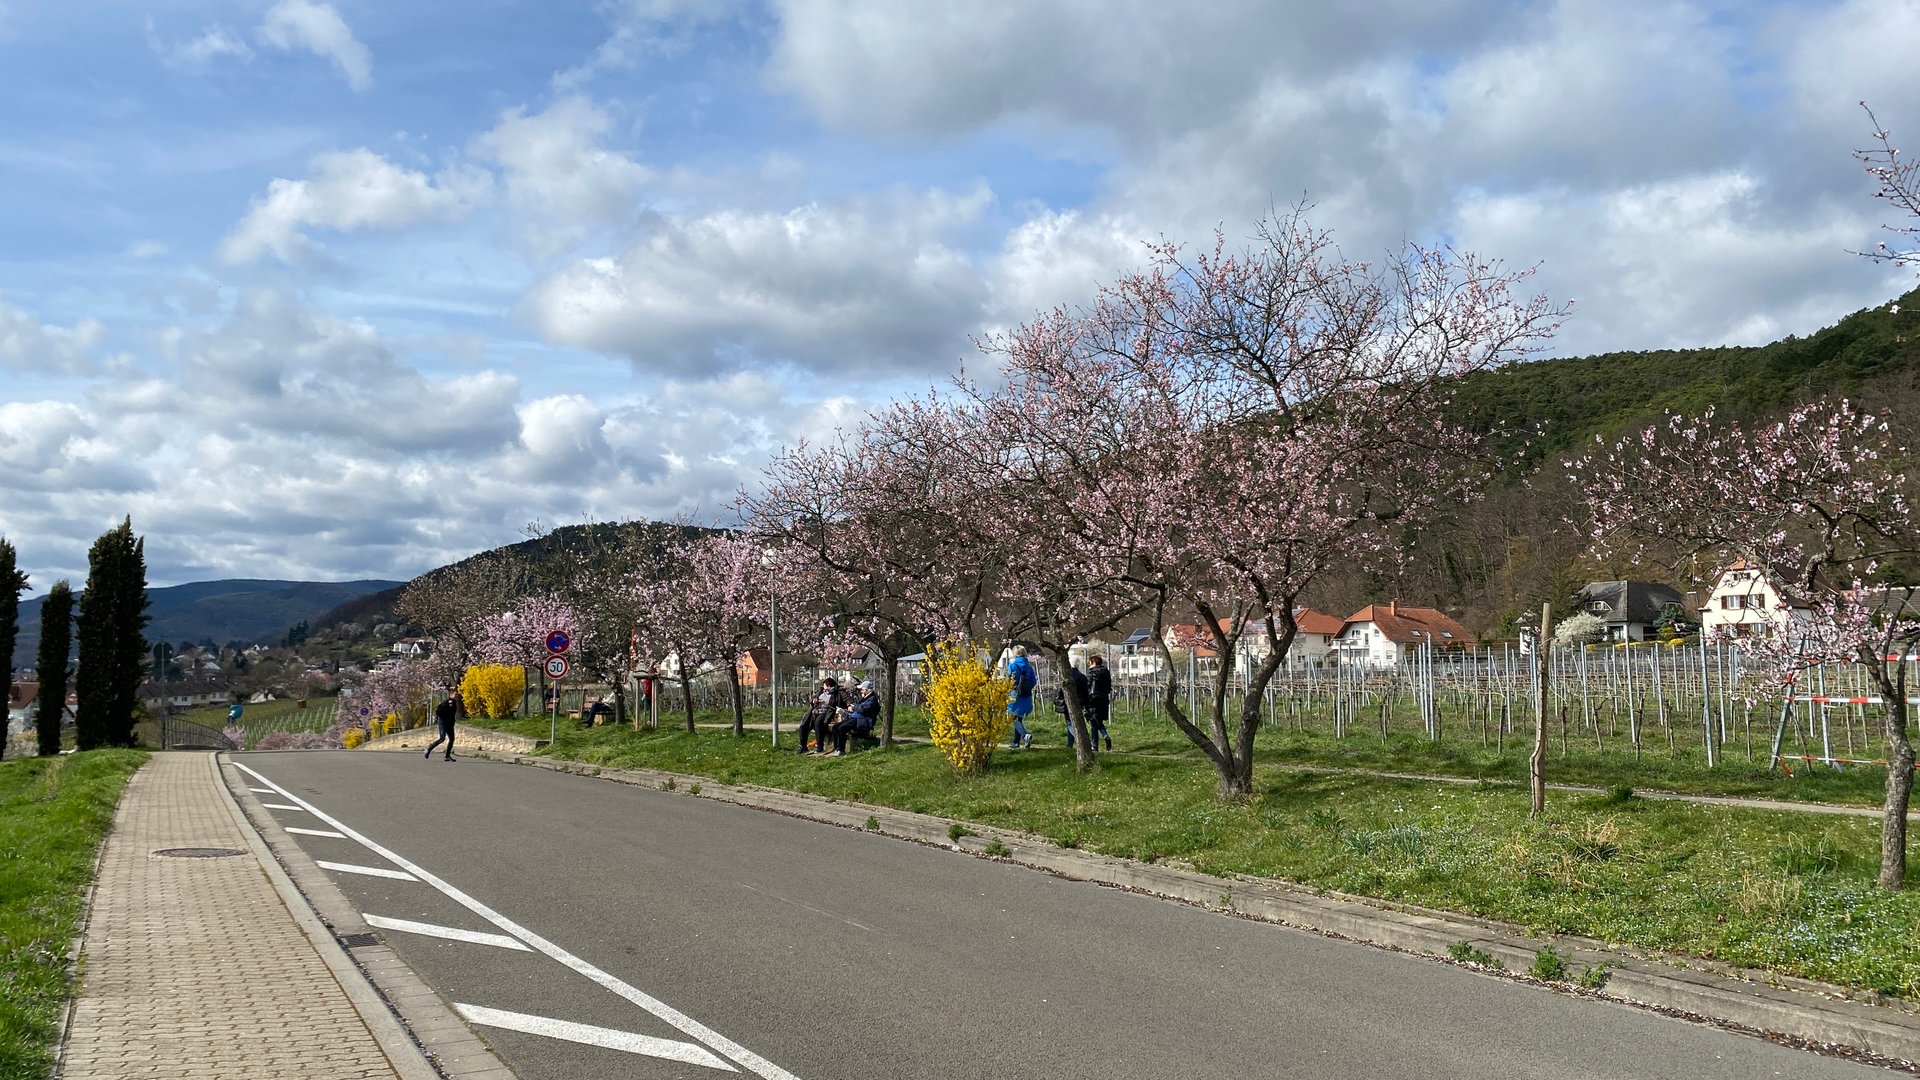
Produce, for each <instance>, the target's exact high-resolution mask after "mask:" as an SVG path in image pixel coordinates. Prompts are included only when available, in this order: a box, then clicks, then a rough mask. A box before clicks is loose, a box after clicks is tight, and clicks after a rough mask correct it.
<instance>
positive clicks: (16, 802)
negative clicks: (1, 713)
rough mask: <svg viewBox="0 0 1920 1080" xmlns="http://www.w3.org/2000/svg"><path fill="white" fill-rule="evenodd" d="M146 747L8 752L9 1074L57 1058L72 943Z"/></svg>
mask: <svg viewBox="0 0 1920 1080" xmlns="http://www.w3.org/2000/svg"><path fill="white" fill-rule="evenodd" d="M146 760H147V755H146V752H145V751H141V750H93V751H89V752H87V753H84V754H71V755H67V756H64V757H50V758H27V759H24V760H18V761H7V762H0V989H4V992H3V993H0V1080H29V1078H32V1080H39V1078H40V1077H44V1076H46V1075H47V1074H48V1073H49V1072H50V1071H51V1069H52V1066H53V1048H54V1045H55V1043H56V1041H57V1040H58V1039H59V1035H60V1033H59V1031H58V1030H57V1028H56V1025H57V1024H58V1022H59V1017H60V1006H61V1003H62V1002H64V1001H65V1000H66V996H67V984H66V974H67V972H66V953H67V947H68V944H69V943H70V942H71V941H72V940H73V935H74V933H75V931H76V929H77V928H78V926H79V920H80V898H81V895H82V894H83V893H84V892H85V891H86V888H87V884H88V882H89V881H90V880H92V875H93V860H94V854H95V852H97V851H98V850H99V848H100V841H101V840H102V839H103V838H104V837H105V836H106V834H107V829H108V828H109V827H110V826H111V825H112V824H113V810H114V807H115V806H116V805H117V804H118V803H119V801H120V792H121V790H122V789H123V788H124V787H125V786H126V782H127V778H128V777H129V776H131V775H133V772H134V770H135V769H138V768H139V767H140V765H141V764H142V763H143V762H145V761H146Z"/></svg>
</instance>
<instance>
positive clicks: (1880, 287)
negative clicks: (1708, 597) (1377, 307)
mask: <svg viewBox="0 0 1920 1080" xmlns="http://www.w3.org/2000/svg"><path fill="white" fill-rule="evenodd" d="M1915 44H1920V5H1917V4H1915V3H1913V2H1912V0H1877V2H1867V0H1847V2H1819V3H1813V2H1808V3H1775V4H1754V3H1731V2H1729V3H1717V2H1695V3H1682V2H1662V0H1619V2H1601V0H1540V2H1534V3H1498V2H1493V0H1451V2H1449V0H1380V2H1378V3H1375V4H1371V5H1328V4H1304V3H1240V2H1234V0H1208V2H1205V3H1196V4H1191V5H1168V4H1164V3H1156V2H1148V0H1110V2H1106V3H1094V2H1092V0H1052V2H1046V0H997V2H996V0H983V2H981V3H977V4H969V5H951V6H945V7H927V6H920V5H912V4H901V3H898V2H892V0H766V2H752V0H705V2H698V3H695V2H688V0H607V2H603V3H572V4H562V3H538V4H536V3H512V2H505V0H475V2H465V3H458V4H454V3H433V4H428V3H408V4H376V3H372V2H358V0H336V2H333V3H322V2H319V0H256V2H246V3H242V2H230V3H187V2H173V3H167V2H152V3H119V2H89V3H85V4H53V3H44V2H25V0H0V95H4V100H5V102H6V115H7V116H8V122H7V123H6V124H5V125H4V126H0V535H5V536H6V537H7V538H9V539H10V540H12V541H13V542H14V543H15V544H16V546H18V547H19V548H20V549H21V555H22V560H23V563H24V564H25V566H26V567H27V569H28V570H29V572H30V573H32V574H33V577H34V585H35V591H39V590H42V589H44V588H45V587H46V586H47V585H48V584H51V582H52V581H53V580H55V579H56V578H58V577H62V576H65V577H70V578H73V579H74V580H76V582H77V581H78V580H79V579H80V578H81V577H82V576H84V572H85V551H86V547H87V544H88V543H89V542H90V541H91V539H92V538H93V537H94V536H95V535H97V534H98V533H99V532H101V531H102V530H103V529H105V528H106V527H108V526H110V525H111V524H113V523H114V522H117V521H118V520H119V518H120V517H121V516H122V515H125V514H131V515H132V516H133V519H134V524H135V527H136V528H137V529H138V530H139V531H141V532H142V533H144V534H145V535H146V536H147V540H148V559H149V563H150V567H151V571H150V573H151V576H152V578H153V580H154V581H155V583H158V584H169V583H176V582H182V581H191V580H203V579H208V578H216V577H228V576H255V577H292V578H314V579H319V578H327V579H338V578H349V577H371V576H379V577H396V578H399V577H408V576H411V575H413V574H415V573H418V572H420V571H422V570H425V569H429V568H431V567H433V566H435V565H439V564H442V563H444V562H446V561H449V560H451V559H455V558H459V557H461V556H464V555H466V554H469V553H471V552H473V551H476V550H481V549H484V548H487V547H492V546H494V545H497V544H500V543H504V542H508V541H511V540H513V539H516V538H517V537H518V536H519V534H520V531H521V529H522V528H523V527H524V526H525V525H526V523H528V522H530V521H535V520H538V521H542V522H545V523H547V524H564V523H568V522H573V521H579V520H581V519H582V518H583V517H589V516H590V517H592V518H595V519H609V518H621V517H633V516H645V517H665V516H671V515H674V514H677V513H693V514H696V515H699V516H703V517H708V518H712V517H715V516H717V515H718V514H719V513H720V512H721V509H722V508H723V507H724V505H725V504H726V502H727V501H728V499H729V498H730V497H731V495H732V493H733V492H734V491H735V490H737V489H738V487H739V486H740V485H742V484H751V483H752V482H753V478H754V475H755V471H756V469H757V467H758V465H759V464H760V463H761V462H762V461H764V459H765V457H766V455H767V454H768V453H769V452H770V451H771V450H773V449H774V448H776V447H778V446H780V445H782V444H784V443H790V442H792V441H793V440H795V439H798V438H802V437H818V436H821V435H825V434H828V433H830V432H831V431H832V430H833V428H834V427H835V426H836V425H839V424H845V423H849V422H851V421H852V420H854V419H857V417H858V416H859V415H860V414H861V413H862V412H863V411H864V410H865V409H867V408H870V407H873V406H874V405H876V404H878V403H879V402H882V401H884V400H886V399H887V398H889V397H890V396H893V395H897V394H901V393H906V392H911V391H913V390H915V389H917V388H924V387H925V386H926V385H927V384H928V383H929V382H931V381H934V380H938V379H940V378H942V377H944V376H945V375H946V374H947V373H949V372H951V371H953V370H955V369H956V368H957V367H958V366H959V365H960V364H961V363H964V362H969V361H971V362H972V363H973V364H975V366H977V365H978V364H979V362H980V361H979V360H978V358H977V353H975V352H974V351H973V347H972V345H971V344H970V341H971V338H972V337H973V336H974V335H978V334H980V333H982V332H987V331H990V330H991V329H993V328H994V327H999V326H1006V325H1009V324H1011V323H1014V322H1017V321H1019V320H1021V319H1024V318H1026V317H1029V316H1031V315H1032V314H1033V313H1034V312H1036V311H1038V310H1040V309H1042V308H1044V307H1049V306H1052V305H1055V304H1059V303H1069V304H1070V303H1074V302H1077V301H1080V300H1083V299H1085V298H1086V297H1087V296H1089V295H1090V294H1091V293H1092V291H1093V289H1094V288H1095V287H1096V286H1097V284H1098V283H1099V282H1101V281H1103V280H1108V279H1111V278H1112V277H1113V276H1115V275H1116V274H1118V273H1121V272H1123V271H1125V270H1126V269H1129V268H1131V267H1132V266H1135V265H1137V264H1138V263H1139V261H1140V257H1141V243H1142V242H1143V241H1147V240H1152V239H1156V238H1158V237H1161V236H1166V237H1169V238H1172V239H1175V240H1181V241H1187V242H1203V241H1205V240H1206V239H1207V237H1208V235H1209V234H1210V232H1211V230H1212V229H1214V228H1215V227H1216V226H1217V227H1221V228H1224V229H1225V230H1226V231H1227V233H1228V234H1229V235H1230V236H1236V237H1238V236H1244V235H1246V234H1247V232H1248V231H1249V230H1250V228H1251V226H1252V223H1253V222H1254V221H1255V220H1256V219H1257V218H1258V216H1259V215H1260V214H1261V213H1262V212H1263V211H1264V210H1266V209H1267V208H1268V207H1269V206H1272V205H1275V204H1278V205H1286V204H1288V203H1291V202H1293V201H1295V200H1296V199H1299V198H1301V197H1305V198H1307V199H1310V200H1311V201H1312V202H1313V203H1314V204H1315V209H1314V211H1313V214H1312V216H1313V219H1314V221H1315V223H1316V224H1319V225H1321V226H1323V227H1327V228H1331V229H1332V230H1334V232H1335V234H1336V237H1337V238H1338V239H1339V240H1340V242H1341V244H1342V246H1343V248H1344V249H1345V250H1347V251H1348V252H1350V253H1352V254H1355V255H1357V256H1360V257H1370V256H1373V255H1374V254H1375V253H1378V252H1382V251H1384V250H1387V249H1390V248H1392V247H1394V246H1396V245H1397V244H1399V243H1401V242H1402V241H1404V240H1415V241H1420V242H1428V243H1432V242H1451V243H1454V244H1457V245H1459V246H1462V247H1466V248H1470V249H1473V250H1476V251H1478V252H1480V253H1482V254H1485V255H1489V256H1493V257H1497V258H1500V259H1503V260H1505V261H1507V262H1508V263H1511V264H1516V265H1533V264H1539V266H1540V274H1539V278H1538V281H1539V282H1540V284H1541V286H1542V287H1543V288H1544V289H1545V290H1546V291H1547V292H1548V293H1549V294H1550V295H1552V296H1553V297H1554V298H1556V299H1560V300H1573V301H1575V302H1576V315H1575V316H1574V318H1573V319H1571V320H1570V321H1569V322H1568V323H1567V324H1566V326H1565V328H1564V330H1563V331H1562V333H1561V335H1560V338H1559V339H1558V341H1557V343H1556V346H1555V351H1556V352H1559V353H1562V354H1580V353H1589V352H1595V351H1601V350H1608V349H1630V348H1652V347H1666V346H1694V345H1713V344H1721V343H1726V342H1735V343H1759V342H1763V341H1767V340H1771V339H1773V338H1776V337H1779V336H1781V335H1783V334H1786V333H1804V332H1807V331H1809V330H1812V329H1815V328H1817V327H1819V326H1821V325H1824V324H1826V323H1829V322H1831V321H1833V320H1834V319H1836V318H1838V317H1839V316H1841V315H1844V314H1845V313H1847V312H1849V311H1852V310H1856V309H1858V308H1861V307H1865V306H1869V305H1873V304H1877V303H1882V302H1885V301H1886V300H1887V299H1889V298H1890V297H1892V296H1893V295H1895V294H1897V293H1898V292H1900V291H1902V290H1903V289H1904V288H1905V287H1907V286H1908V285H1909V284H1911V281H1910V279H1909V278H1907V277H1904V276H1902V275H1901V274H1899V273H1894V272H1889V271H1888V270H1887V269H1885V268H1883V267H1876V266H1873V265H1869V264H1867V263H1865V262H1863V261H1862V260H1859V259H1857V258H1856V257H1854V256H1852V255H1850V254H1849V253H1848V252H1849V250H1851V249H1860V248H1864V247H1867V246H1870V245H1871V244H1872V243H1873V242H1874V240H1875V239H1876V236H1875V229H1876V226H1877V225H1878V224H1880V222H1879V221H1878V220H1877V219H1876V218H1875V216H1874V215H1875V214H1876V213H1877V212H1878V210H1879V207H1878V205H1877V204H1875V203H1874V201H1873V200H1872V199H1871V198H1870V194H1871V185H1870V184H1869V183H1868V181H1867V180H1866V178H1865V177H1864V176H1863V175H1862V173H1861V171H1860V169H1859V166H1858V164H1857V163H1856V162H1854V161H1853V160H1852V159H1851V158H1850V156H1849V151H1850V150H1851V149H1853V148H1854V147H1856V146H1860V145H1862V144H1863V143H1864V142H1865V141H1866V138H1867V136H1868V134H1869V132H1868V130H1867V123H1866V121H1865V117H1864V114H1862V113H1861V112H1860V110H1859V106H1858V104H1857V102H1858V101H1860V100H1862V99H1867V100H1870V101H1872V102H1873V104H1874V106H1875V108H1876V110H1877V111H1878V113H1879V115H1880V117H1881V120H1882V121H1883V122H1884V123H1886V124H1887V125H1889V126H1890V127H1891V128H1893V130H1894V132H1895V134H1896V137H1897V136H1899V135H1900V133H1901V132H1902V131H1912V132H1920V92H1917V91H1920V74H1915V73H1914V72H1913V70H1912V65H1907V64H1902V63H1897V62H1888V61H1886V60H1885V59H1884V58H1885V57H1888V56H1896V57H1897V56H1903V55H1906V54H1907V53H1908V52H1909V51H1911V47H1912V46H1913V45H1915ZM1909 143H1910V144H1920V137H1916V138H1914V139H1911V140H1909Z"/></svg>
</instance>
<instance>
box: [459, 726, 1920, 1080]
mask: <svg viewBox="0 0 1920 1080" xmlns="http://www.w3.org/2000/svg"><path fill="white" fill-rule="evenodd" d="M494 760H502V761H507V762H510V763H512V764H516V765H528V766H533V767H535V768H542V769H547V770H550V771H553V772H563V773H569V774H572V775H576V776H590V777H598V778H599V779H602V780H610V781H613V782H615V783H623V784H632V785H635V786H640V787H651V788H656V789H663V790H671V791H677V792H680V793H683V794H687V795H693V796H695V797H698V798H708V799H715V800H718V801H721V802H727V803H733V804H735V805H739V806H745V807H751V808H754V809H760V810H768V811H772V812H774V813H780V814H786V815H788V816H791V817H799V818H806V819H809V820H812V821H818V822H822V823H825V824H830V825H839V826H841V827H843V828H849V829H855V830H858V831H862V832H872V833H876V834H878V835H881V836H888V837H892V838H895V839H901V840H908V841H912V842H915V843H921V844H927V845H931V846H935V847H944V848H948V849H950V850H953V851H957V852H963V853H965V854H969V855H973V856H977V857H981V858H997V859H1001V860H1004V861H1009V862H1013V863H1017V864H1020V865H1023V866H1027V867H1030V868H1032V869H1036V870H1040V871H1042V872H1045V873H1050V874H1054V875H1057V876H1060V877H1064V878H1068V879H1070V880H1074V881H1087V882H1092V883H1094V884H1099V885H1106V886H1109V887H1113V888H1119V889H1126V890H1129V891H1133V892H1141V893H1146V894H1149V895H1153V896H1157V897H1162V898H1165V899H1171V900H1177V901H1181V902H1184V903H1189V904H1194V905H1197V906H1201V907H1205V908H1207V909H1208V910H1210V911H1216V912H1219V913H1221V914H1225V915H1237V916H1241V917H1245V918H1252V919H1258V920H1260V921H1263V922H1270V923H1275V924H1278V925H1281V926H1286V927H1290V928H1293V929H1297V930H1305V931H1309V932H1313V933H1318V934H1322V935H1326V936H1329V937H1336V938H1340V939H1342V940H1346V941H1353V942H1357V943H1360V944H1365V945H1372V946H1376V947H1379V948H1386V949H1391V950H1395V951H1399V952H1406V953H1412V954H1415V955H1419V956H1422V957H1425V958H1428V959H1433V960H1438V961H1441V962H1446V963H1454V962H1458V961H1455V960H1452V959H1450V952H1451V950H1453V949H1455V948H1456V947H1459V946H1466V947H1469V948H1472V949H1475V950H1478V951H1479V952H1480V953H1481V954H1482V955H1485V956H1487V957H1489V958H1490V959H1492V960H1493V961H1495V962H1496V963H1495V965H1494V966H1489V967H1483V966H1481V965H1478V964H1468V965H1466V966H1471V967H1475V968H1477V969H1478V970H1482V971H1488V972H1490V973H1493V974H1503V975H1505V976H1506V977H1509V978H1517V979H1521V980H1522V981H1529V982H1534V983H1536V984H1537V985H1541V986H1543V987H1548V988H1552V989H1556V990H1561V991H1566V992H1573V993H1579V994H1583V995H1587V996H1593V997H1597V998H1600V999H1603V1000H1607V1001H1613V1002H1616V1003H1619V1004H1625V1005H1631V1006H1636V1007H1640V1008H1646V1009H1650V1010H1653V1011H1656V1012H1661V1013H1665V1014H1668V1015H1673V1016H1677V1017H1679V1018H1681V1019H1689V1020H1695V1021H1699V1022H1705V1023H1710V1024H1714V1025H1716V1026H1720V1027H1724V1028H1729V1029H1733V1030H1738V1031H1742V1032H1745V1033H1747V1034H1753V1035H1758V1036H1761V1037H1767V1038H1772V1039H1774V1040H1776V1041H1783V1042H1786V1043H1788V1044H1791V1045H1795V1046H1798V1047H1800V1048H1802V1049H1811V1050H1816V1051H1821V1052H1825V1053H1832V1054H1839V1055H1841V1056H1848V1057H1856V1058H1865V1059H1868V1060H1869V1061H1870V1062H1871V1063H1873V1064H1879V1065H1884V1066H1890V1067H1893V1068H1899V1069H1905V1070H1907V1071H1914V1072H1920V1066H1916V1065H1915V1062H1917V1061H1920V1015H1916V1013H1915V1012H1914V1011H1913V1010H1912V1006H1910V1005H1908V1004H1906V1003H1904V1002H1899V1001H1897V1000H1895V999H1889V998H1884V997H1882V996H1880V995H1877V994H1874V995H1865V994H1861V993H1859V992H1854V991H1849V990H1847V989H1846V988H1844V987H1839V986H1833V985H1830V984H1825V983H1818V982H1814V981H1811V980H1807V979H1798V978H1792V977H1788V976H1780V975H1774V974H1771V973H1764V972H1752V973H1747V972H1743V971H1740V970H1737V969H1734V968H1731V967H1728V966H1726V965H1722V964H1718V963H1714V962H1711V961H1692V960H1690V961H1689V962H1690V963H1695V964H1698V965H1700V966H1697V967H1675V966H1673V965H1671V964H1668V963H1663V962H1661V961H1660V960H1658V959H1656V958H1650V957H1647V956H1642V955H1640V954H1637V953H1633V952H1628V951H1625V950H1623V949H1620V948H1616V947H1613V946H1610V945H1608V944H1607V943H1605V942H1601V941H1597V940H1594V939H1591V938H1583V937H1575V936H1572V935H1550V936H1544V937H1542V936H1535V935H1532V934H1529V933H1527V932H1526V931H1525V930H1523V929H1521V928H1519V927H1516V926H1513V925H1510V924H1506V923H1500V922H1495V921H1493V920H1488V919H1477V918H1473V917H1471V916H1463V915H1458V914H1455V913H1452V912H1443V911H1437V910H1433V909H1429V908H1420V907H1415V906H1413V905H1404V904H1392V903H1389V902H1384V901H1378V900H1369V899H1366V898H1361V897H1349V896H1343V895H1339V894H1335V893H1330V892H1327V891H1324V890H1312V889H1307V888H1302V887H1299V886H1295V885H1291V884H1288V883H1286V882H1280V881H1270V880H1262V879H1257V878H1253V877H1234V878H1222V877H1214V876H1212V875H1208V874H1202V873H1199V872H1197V871H1193V870H1187V869H1182V868H1179V867H1175V866H1168V865H1162V864H1154V863H1142V862H1138V861H1135V860H1132V859H1124V858H1119V857H1115V856H1106V855H1096V854H1092V853H1089V852H1084V851H1079V850H1077V849H1073V848H1063V847H1060V846H1058V845H1056V844H1054V843H1053V842H1051V841H1049V840H1046V839H1043V838H1040V837H1036V836H1033V835H1030V834H1027V833H1018V832H1013V831H1010V830H1006V829H1000V828H996V827H994V826H990V825H975V824H972V823H968V822H958V821H954V820H952V819H949V818H941V817H934V816H932V815H929V814H921V813H915V812H913V811H907V810H895V809H892V808H889V807H884V806H874V805H870V804H866V803H851V802H841V801H837V800H836V801H829V800H828V799H826V798H824V797H822V796H817V795H806V794H801V793H798V792H791V791H784V790H781V789H777V788H763V787H758V786H755V785H747V784H729V783H724V782H721V781H717V780H713V779H711V778H709V777H703V776H690V775H687V774H684V773H672V772H665V771H661V770H657V769H611V768H605V767H600V766H593V765H586V764H582V763H579V762H567V761H557V760H554V759H552V758H545V757H539V758H533V757H525V756H521V755H514V756H510V757H504V758H496V759H494ZM956 829H958V830H960V835H958V836H957V837H956V836H954V835H953V830H956ZM990 847H993V848H995V849H996V850H993V851H991V852H989V848H990ZM1549 948H1550V949H1553V950H1554V951H1555V952H1556V953H1558V954H1560V955H1561V956H1562V957H1563V958H1564V960H1565V964H1566V970H1567V972H1568V973H1569V974H1570V975H1572V974H1574V973H1576V972H1582V971H1595V972H1596V979H1597V980H1598V981H1599V986H1598V988H1582V989H1576V988H1575V987H1574V985H1573V984H1572V983H1570V982H1547V981H1542V980H1538V979H1534V978H1532V977H1531V976H1526V975H1521V974H1519V973H1520V972H1525V971H1526V970H1527V969H1528V968H1529V967H1531V966H1532V964H1533V963H1534V960H1535V958H1536V956H1537V955H1538V953H1539V951H1540V950H1542V949H1549ZM1596 969H1597V970H1596Z"/></svg>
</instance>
